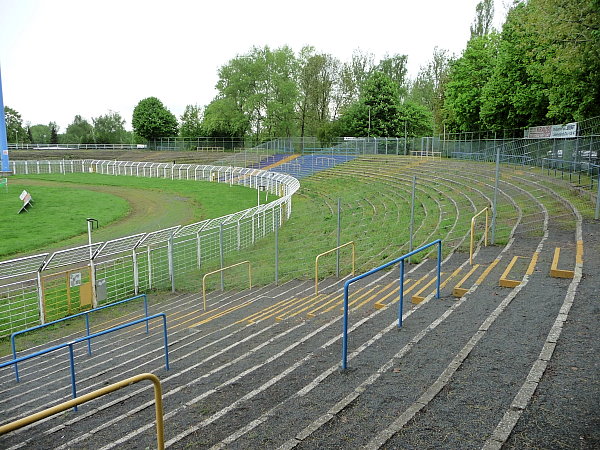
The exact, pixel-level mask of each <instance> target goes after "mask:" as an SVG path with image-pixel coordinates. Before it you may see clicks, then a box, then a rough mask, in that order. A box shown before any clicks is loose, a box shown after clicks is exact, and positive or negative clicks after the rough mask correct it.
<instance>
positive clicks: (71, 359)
mask: <svg viewBox="0 0 600 450" xmlns="http://www.w3.org/2000/svg"><path fill="white" fill-rule="evenodd" d="M159 317H161V318H162V322H163V341H164V346H165V368H166V370H169V341H168V337H167V316H166V314H164V313H160V314H154V315H152V316H148V317H143V318H141V319H137V320H133V321H131V322H127V323H125V324H122V325H119V326H116V327H113V328H109V329H107V330H103V331H99V332H98V333H94V334H90V335H89V336H83V337H80V338H78V339H75V340H73V341H71V342H65V343H64V344H60V345H55V346H53V347H49V348H46V349H44V350H40V351H38V352H35V353H31V354H29V355H25V356H21V357H20V358H16V359H13V360H11V361H7V362H4V363H2V364H0V369H2V368H3V367H7V366H10V365H15V364H18V363H20V362H22V361H27V360H29V359H32V358H35V357H37V356H41V355H45V354H47V353H50V352H53V351H55V350H60V349H62V348H66V347H68V348H69V362H70V368H71V392H72V394H73V398H76V397H77V386H76V384H75V358H74V356H73V346H74V345H75V344H78V343H79V342H83V341H88V342H89V340H90V339H93V338H95V337H98V336H102V335H104V334H108V333H112V332H113V331H118V330H122V329H123V328H127V327H131V326H133V325H137V324H138V323H142V322H146V324H148V322H149V321H150V320H153V319H158V318H159ZM17 381H19V380H18V379H17ZM75 411H77V406H75Z"/></svg>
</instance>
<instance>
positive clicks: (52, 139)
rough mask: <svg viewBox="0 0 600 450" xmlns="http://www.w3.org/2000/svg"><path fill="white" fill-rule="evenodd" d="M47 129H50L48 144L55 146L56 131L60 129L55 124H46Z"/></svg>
mask: <svg viewBox="0 0 600 450" xmlns="http://www.w3.org/2000/svg"><path fill="white" fill-rule="evenodd" d="M48 128H50V144H52V145H57V144H58V130H59V129H60V128H59V126H58V125H57V124H56V122H50V123H49V124H48Z"/></svg>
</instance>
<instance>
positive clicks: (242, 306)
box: [190, 301, 252, 328]
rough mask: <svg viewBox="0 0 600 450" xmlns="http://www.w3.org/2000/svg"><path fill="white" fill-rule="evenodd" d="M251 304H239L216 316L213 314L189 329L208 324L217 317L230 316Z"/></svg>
mask: <svg viewBox="0 0 600 450" xmlns="http://www.w3.org/2000/svg"><path fill="white" fill-rule="evenodd" d="M251 303H252V301H249V302H246V303H242V304H239V305H236V306H232V307H231V308H228V309H226V310H224V311H221V312H219V313H217V314H213V315H212V316H210V317H208V318H206V319H204V320H201V321H200V322H197V323H195V324H194V325H192V326H191V327H195V326H198V325H202V324H205V323H208V322H210V321H212V320H215V319H218V318H219V317H223V316H226V315H227V314H231V313H232V312H234V311H237V310H238V309H241V308H244V307H246V306H248V305H249V304H251ZM191 327H190V328H191Z"/></svg>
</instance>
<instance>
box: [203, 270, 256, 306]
mask: <svg viewBox="0 0 600 450" xmlns="http://www.w3.org/2000/svg"><path fill="white" fill-rule="evenodd" d="M242 264H248V282H249V284H250V289H252V264H251V263H250V261H242V262H239V263H236V264H232V265H231V266H227V267H223V268H221V269H218V270H213V271H212V272H208V273H206V274H204V276H203V277H202V302H203V304H204V311H206V277H207V276H209V275H214V274H215V273H219V272H223V271H224V270H227V269H231V268H233V267H237V266H241V265H242Z"/></svg>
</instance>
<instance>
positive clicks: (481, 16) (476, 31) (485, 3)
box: [471, 0, 494, 38]
mask: <svg viewBox="0 0 600 450" xmlns="http://www.w3.org/2000/svg"><path fill="white" fill-rule="evenodd" d="M475 13H476V15H475V21H474V22H473V24H472V25H471V38H474V37H483V36H487V35H488V34H489V33H491V31H492V22H493V21H494V0H481V1H480V2H479V3H477V6H476V7H475Z"/></svg>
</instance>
